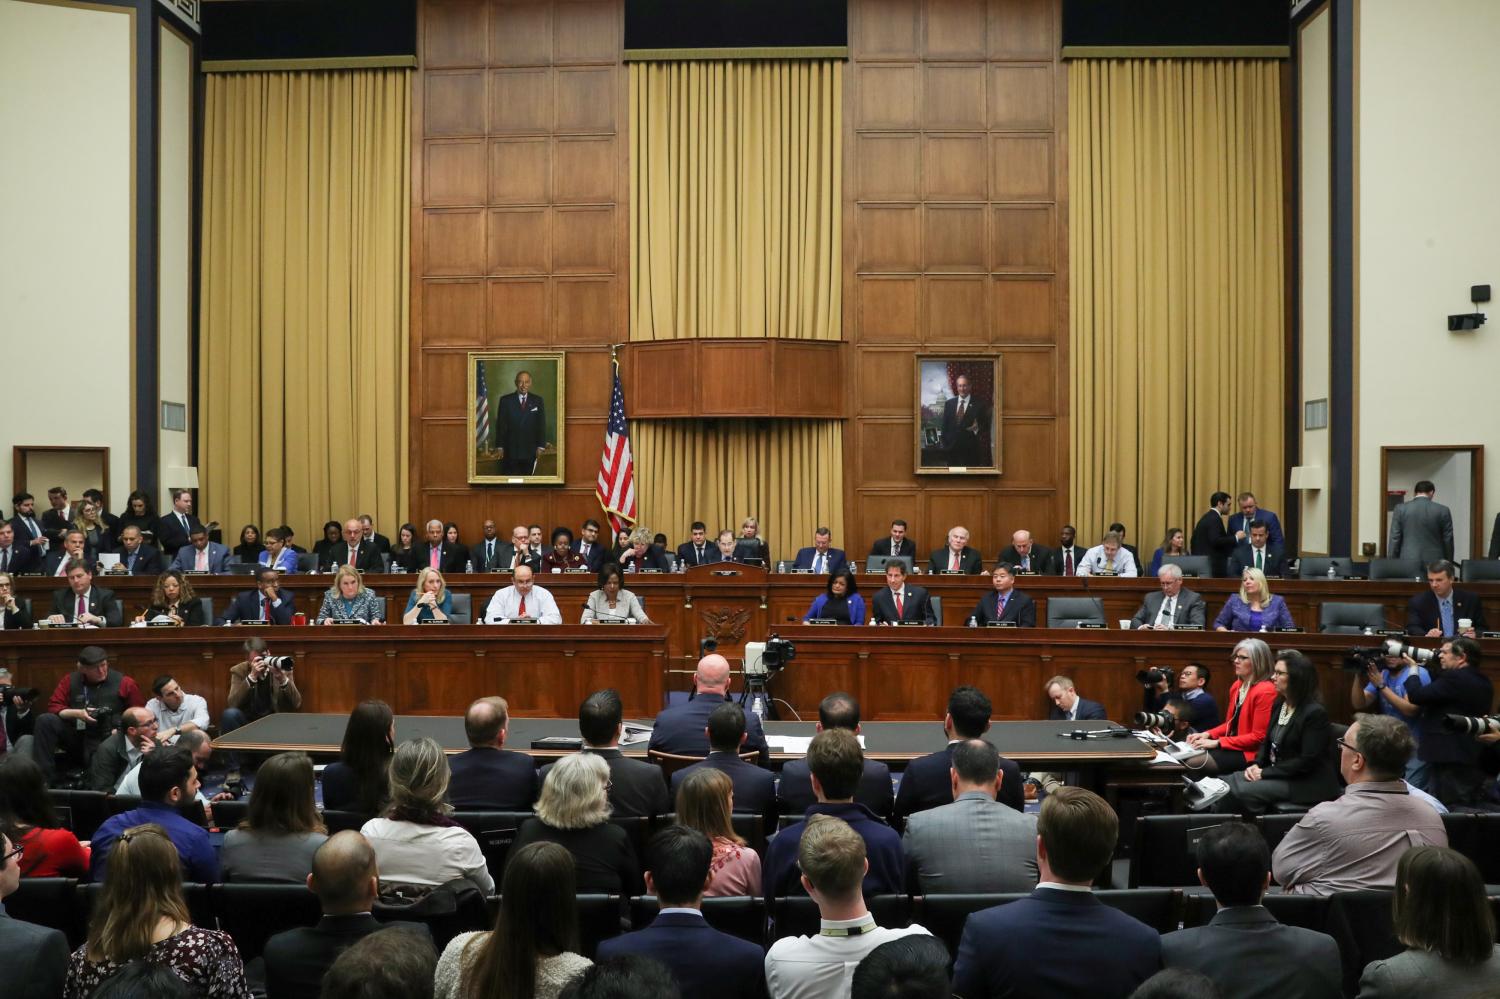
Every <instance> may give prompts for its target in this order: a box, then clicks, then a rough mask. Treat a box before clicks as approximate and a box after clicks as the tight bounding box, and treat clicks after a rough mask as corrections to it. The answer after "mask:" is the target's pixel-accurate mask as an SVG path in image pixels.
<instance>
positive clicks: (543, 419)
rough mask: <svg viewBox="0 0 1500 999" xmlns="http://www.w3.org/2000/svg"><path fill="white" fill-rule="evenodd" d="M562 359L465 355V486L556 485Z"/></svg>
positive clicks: (560, 464)
mask: <svg viewBox="0 0 1500 999" xmlns="http://www.w3.org/2000/svg"><path fill="white" fill-rule="evenodd" d="M566 361H567V359H566V358H565V357H564V356H563V355H562V354H561V353H557V352H542V351H471V352H470V353H469V375H468V381H469V392H468V398H469V410H468V413H469V415H468V419H467V421H466V422H467V426H468V429H469V437H468V441H469V445H468V448H467V450H468V453H469V482H470V483H472V484H482V485H502V486H532V485H561V484H562V481H563V470H564V469H565V468H567V465H566V464H564V455H563V446H564V440H563V438H564V437H565V436H566V435H565V434H564V433H563V432H562V430H563V428H564V427H566V426H567V399H566V385H567V379H566V374H565V370H564V366H565V364H566Z"/></svg>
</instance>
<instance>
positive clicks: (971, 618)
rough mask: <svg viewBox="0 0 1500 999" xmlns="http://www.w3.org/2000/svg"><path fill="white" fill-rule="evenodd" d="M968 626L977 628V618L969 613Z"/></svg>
mask: <svg viewBox="0 0 1500 999" xmlns="http://www.w3.org/2000/svg"><path fill="white" fill-rule="evenodd" d="M969 627H970V628H977V627H979V618H977V617H975V616H974V615H973V614H970V615H969Z"/></svg>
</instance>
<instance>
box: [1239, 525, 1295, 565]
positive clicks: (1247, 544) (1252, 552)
mask: <svg viewBox="0 0 1500 999" xmlns="http://www.w3.org/2000/svg"><path fill="white" fill-rule="evenodd" d="M1246 569H1259V570H1260V571H1261V572H1263V573H1265V574H1266V575H1267V576H1282V575H1285V574H1286V553H1285V552H1283V551H1282V550H1281V546H1280V545H1276V544H1272V543H1271V541H1270V528H1269V527H1267V526H1266V523H1265V521H1261V520H1253V521H1251V522H1250V534H1249V536H1248V537H1246V538H1245V540H1244V541H1241V542H1240V543H1239V544H1237V545H1235V546H1234V553H1233V554H1232V555H1230V556H1229V575H1230V576H1231V577H1233V576H1238V575H1240V574H1241V573H1243V572H1244V571H1245V570H1246Z"/></svg>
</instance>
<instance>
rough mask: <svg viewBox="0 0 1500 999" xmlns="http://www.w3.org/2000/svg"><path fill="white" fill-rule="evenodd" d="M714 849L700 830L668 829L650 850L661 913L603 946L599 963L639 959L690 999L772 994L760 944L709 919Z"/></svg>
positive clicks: (649, 880)
mask: <svg viewBox="0 0 1500 999" xmlns="http://www.w3.org/2000/svg"><path fill="white" fill-rule="evenodd" d="M713 856H714V848H713V844H712V843H710V842H709V841H708V837H707V836H705V835H703V834H702V833H701V832H699V831H698V830H696V829H689V828H686V827H684V826H677V825H673V826H667V827H666V828H665V829H662V830H661V831H660V832H658V833H657V834H656V835H655V836H652V837H651V842H650V843H649V844H648V845H647V847H646V891H647V893H648V894H651V895H655V896H656V900H657V904H658V905H659V906H660V907H661V908H662V909H663V910H665V909H671V910H672V911H671V912H665V911H664V912H661V913H659V914H658V915H657V917H656V918H655V919H654V920H653V921H652V923H651V925H650V926H648V927H646V928H645V929H643V930H636V931H635V932H634V933H626V934H624V935H623V936H617V937H610V938H608V939H606V940H602V941H600V943H599V953H598V960H600V961H607V960H609V959H610V958H614V957H623V956H625V955H627V954H638V955H640V956H642V957H649V958H652V959H653V960H656V961H660V962H661V963H662V964H664V965H666V966H667V969H668V970H669V971H671V973H672V977H673V978H674V979H675V980H676V981H677V987H678V989H679V990H680V991H681V993H682V994H683V995H684V996H719V997H723V999H760V997H762V996H764V995H765V994H766V974H765V963H764V961H765V955H764V954H763V953H762V952H761V949H760V945H759V944H755V943H751V942H750V941H749V940H741V939H740V938H739V937H735V936H730V935H729V934H728V933H723V932H721V931H719V930H716V929H714V928H713V927H711V926H709V925H708V921H707V920H705V919H704V918H703V913H702V911H701V910H702V908H703V891H704V889H705V888H706V887H707V886H708V881H709V867H710V866H711V864H712V862H713Z"/></svg>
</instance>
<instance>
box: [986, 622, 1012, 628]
mask: <svg viewBox="0 0 1500 999" xmlns="http://www.w3.org/2000/svg"><path fill="white" fill-rule="evenodd" d="M1015 626H1016V622H1014V621H991V622H989V623H988V624H986V625H985V627H986V628H1014V627H1015Z"/></svg>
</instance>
